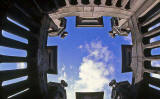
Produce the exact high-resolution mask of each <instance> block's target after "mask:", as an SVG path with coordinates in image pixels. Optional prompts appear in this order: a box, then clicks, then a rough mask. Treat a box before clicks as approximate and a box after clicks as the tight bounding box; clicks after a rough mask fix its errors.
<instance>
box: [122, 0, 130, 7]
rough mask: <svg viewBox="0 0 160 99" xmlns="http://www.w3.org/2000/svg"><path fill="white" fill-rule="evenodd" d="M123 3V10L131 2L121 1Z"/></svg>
mask: <svg viewBox="0 0 160 99" xmlns="http://www.w3.org/2000/svg"><path fill="white" fill-rule="evenodd" d="M121 2H122V3H121V5H122V8H125V7H126V5H127V3H128V2H129V0H121Z"/></svg>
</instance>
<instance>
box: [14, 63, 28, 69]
mask: <svg viewBox="0 0 160 99" xmlns="http://www.w3.org/2000/svg"><path fill="white" fill-rule="evenodd" d="M26 67H27V66H26V64H25V63H17V67H16V69H24V68H26Z"/></svg>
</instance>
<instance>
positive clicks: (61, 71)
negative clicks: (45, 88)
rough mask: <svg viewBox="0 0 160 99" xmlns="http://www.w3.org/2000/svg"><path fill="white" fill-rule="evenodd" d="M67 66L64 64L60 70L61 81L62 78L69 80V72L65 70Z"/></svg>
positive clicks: (59, 78)
mask: <svg viewBox="0 0 160 99" xmlns="http://www.w3.org/2000/svg"><path fill="white" fill-rule="evenodd" d="M65 68H66V66H65V65H63V66H62V69H61V70H60V76H59V77H58V80H59V81H61V80H65V81H67V74H66V72H65Z"/></svg>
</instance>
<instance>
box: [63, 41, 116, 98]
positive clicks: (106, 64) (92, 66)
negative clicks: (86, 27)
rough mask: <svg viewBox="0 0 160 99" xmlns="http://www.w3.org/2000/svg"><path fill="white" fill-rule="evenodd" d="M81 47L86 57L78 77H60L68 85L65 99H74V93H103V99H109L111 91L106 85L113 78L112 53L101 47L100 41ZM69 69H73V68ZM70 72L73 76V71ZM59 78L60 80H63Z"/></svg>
mask: <svg viewBox="0 0 160 99" xmlns="http://www.w3.org/2000/svg"><path fill="white" fill-rule="evenodd" d="M81 47H83V49H84V50H86V51H87V52H88V55H86V56H84V57H83V58H82V62H81V65H80V66H79V73H78V77H76V79H74V77H71V76H68V75H67V73H66V72H63V73H62V75H61V76H63V77H64V78H65V79H66V80H67V82H68V83H69V86H68V88H66V89H67V98H68V99H75V92H87V91H89V92H95V91H105V99H110V98H109V97H110V91H111V89H110V87H109V86H108V83H109V81H110V80H111V77H113V76H114V66H113V64H112V63H113V61H112V60H113V54H112V52H111V51H110V50H109V49H108V47H107V46H103V45H102V43H101V42H100V41H99V42H91V43H90V44H85V45H81ZM79 48H80V47H79ZM62 69H63V68H62ZM64 69H65V68H64ZM70 69H74V67H72V68H70ZM70 71H72V73H73V76H74V72H73V70H70ZM61 76H60V78H63V77H61ZM106 94H107V95H106ZM107 96H108V97H107Z"/></svg>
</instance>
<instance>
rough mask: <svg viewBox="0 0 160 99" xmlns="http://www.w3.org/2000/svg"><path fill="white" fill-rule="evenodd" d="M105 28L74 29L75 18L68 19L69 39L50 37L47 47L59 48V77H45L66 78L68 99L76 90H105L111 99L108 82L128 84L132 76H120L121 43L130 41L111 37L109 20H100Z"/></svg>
mask: <svg viewBox="0 0 160 99" xmlns="http://www.w3.org/2000/svg"><path fill="white" fill-rule="evenodd" d="M103 21H104V27H85V28H82V27H75V17H67V27H66V31H67V32H68V36H67V37H66V38H64V39H61V38H60V37H56V38H55V37H54V38H53V37H49V38H48V45H58V66H59V67H58V68H59V74H58V76H56V75H48V79H49V81H57V80H61V79H65V80H66V81H67V82H68V83H69V86H68V87H67V88H66V89H67V92H68V93H67V96H68V99H75V96H74V93H75V92H77V91H84V92H86V91H105V99H110V88H109V86H108V82H109V81H110V80H111V79H116V80H117V81H123V80H129V81H131V79H132V78H131V73H127V74H122V73H121V44H130V43H131V38H130V36H129V37H122V36H117V37H116V38H114V39H113V38H111V37H110V36H109V34H108V32H109V31H110V30H111V24H110V17H103Z"/></svg>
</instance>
